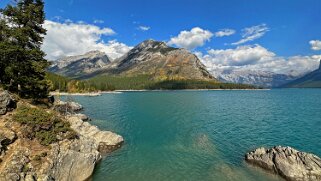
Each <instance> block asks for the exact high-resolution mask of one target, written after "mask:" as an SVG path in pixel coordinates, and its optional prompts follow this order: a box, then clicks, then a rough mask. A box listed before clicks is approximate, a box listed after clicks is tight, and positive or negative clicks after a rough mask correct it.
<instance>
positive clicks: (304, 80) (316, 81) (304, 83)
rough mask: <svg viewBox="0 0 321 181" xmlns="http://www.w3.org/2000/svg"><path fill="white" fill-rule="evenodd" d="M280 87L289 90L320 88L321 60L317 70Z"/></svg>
mask: <svg viewBox="0 0 321 181" xmlns="http://www.w3.org/2000/svg"><path fill="white" fill-rule="evenodd" d="M282 87H290V88H321V60H320V66H319V69H317V70H315V71H313V72H311V73H308V74H306V75H305V76H303V77H301V78H299V79H296V80H294V81H292V82H290V83H288V84H285V85H284V86H282Z"/></svg>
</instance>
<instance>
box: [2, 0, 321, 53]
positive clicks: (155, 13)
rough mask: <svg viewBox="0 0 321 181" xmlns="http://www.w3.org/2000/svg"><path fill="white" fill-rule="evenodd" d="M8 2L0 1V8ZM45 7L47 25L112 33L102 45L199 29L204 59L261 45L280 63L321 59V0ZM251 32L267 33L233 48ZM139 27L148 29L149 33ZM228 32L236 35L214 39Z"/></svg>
mask: <svg viewBox="0 0 321 181" xmlns="http://www.w3.org/2000/svg"><path fill="white" fill-rule="evenodd" d="M8 2H10V1H9V0H1V1H0V7H4V6H5V5H6V4H7V3H8ZM45 3H46V4H45V11H46V18H47V20H50V21H54V22H60V23H64V22H65V21H66V20H68V21H70V20H71V21H72V22H73V23H79V22H80V23H81V24H89V25H94V26H97V27H99V28H110V29H112V30H113V31H114V33H113V34H108V35H107V34H103V35H100V37H99V40H98V41H102V40H103V41H104V42H108V41H109V40H115V41H117V42H120V43H123V44H125V45H127V46H129V47H130V46H134V45H136V44H138V43H139V42H141V41H143V40H145V39H155V40H161V41H165V42H168V41H170V40H171V38H173V37H178V35H179V34H180V32H181V31H184V30H186V31H191V29H192V28H195V27H199V28H201V29H202V30H204V31H208V32H210V33H211V34H212V35H211V37H210V38H208V37H207V39H205V40H203V42H202V44H199V45H198V46H196V47H195V48H194V47H192V49H191V51H193V52H201V53H203V54H206V52H207V51H208V50H210V49H214V50H217V49H236V48H237V47H238V46H246V45H255V44H258V45H260V46H262V47H264V48H265V49H267V50H268V51H270V52H273V53H274V54H275V55H277V56H278V57H291V56H296V55H300V56H313V55H315V54H320V51H319V50H318V48H317V50H312V48H311V44H309V41H311V40H321V23H320V20H321V10H320V7H321V1H320V0H221V1H218V0H175V1H174V0H161V1H159V0H158V1H153V0H108V1H106V0H90V1H88V0H47V1H45ZM253 26H254V27H255V26H261V27H259V28H262V27H263V28H265V30H263V35H260V36H259V37H258V38H254V40H253V41H247V42H245V43H241V44H237V45H236V44H234V45H232V44H233V43H235V42H238V41H240V40H241V39H244V37H242V35H244V34H245V30H243V29H244V28H250V27H253ZM139 27H141V28H142V27H145V31H142V30H141V29H140V28H139ZM227 28H228V29H231V30H233V31H234V32H235V33H234V34H232V35H229V36H223V37H216V36H215V33H216V32H218V31H219V30H222V29H227ZM147 29H148V30H147ZM242 30H243V31H242ZM172 45H173V46H182V44H179V43H172ZM317 46H319V45H317ZM183 47H184V46H183ZM185 48H186V47H185Z"/></svg>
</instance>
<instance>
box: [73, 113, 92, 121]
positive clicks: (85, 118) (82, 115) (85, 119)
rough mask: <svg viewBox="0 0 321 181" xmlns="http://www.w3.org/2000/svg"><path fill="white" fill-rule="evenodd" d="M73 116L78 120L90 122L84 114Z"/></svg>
mask: <svg viewBox="0 0 321 181" xmlns="http://www.w3.org/2000/svg"><path fill="white" fill-rule="evenodd" d="M73 116H76V117H78V118H79V119H81V120H83V121H91V120H90V118H89V117H88V116H87V115H86V114H80V113H78V114H75V115H73Z"/></svg>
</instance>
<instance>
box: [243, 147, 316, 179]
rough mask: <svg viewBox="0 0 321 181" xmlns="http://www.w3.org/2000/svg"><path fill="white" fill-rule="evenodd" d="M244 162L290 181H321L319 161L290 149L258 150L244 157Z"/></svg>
mask: <svg viewBox="0 0 321 181" xmlns="http://www.w3.org/2000/svg"><path fill="white" fill-rule="evenodd" d="M245 160H246V161H247V162H249V163H251V164H254V165H256V166H259V167H261V168H263V169H266V170H269V171H271V172H274V173H276V174H278V175H280V176H282V177H283V178H285V179H286V180H290V181H305V180H309V181H317V180H319V181H320V180H321V159H320V158H319V157H317V156H316V155H313V154H310V153H305V152H300V151H298V150H295V149H294V148H291V147H282V146H276V147H273V148H270V149H266V148H263V147H262V148H258V149H256V150H254V151H251V152H249V153H247V154H246V155H245Z"/></svg>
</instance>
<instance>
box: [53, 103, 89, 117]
mask: <svg viewBox="0 0 321 181" xmlns="http://www.w3.org/2000/svg"><path fill="white" fill-rule="evenodd" d="M82 109H83V107H82V105H80V104H79V103H77V102H71V101H68V102H64V101H56V102H55V104H54V110H56V111H58V112H60V113H61V114H64V115H66V114H74V113H76V112H78V111H81V110H82Z"/></svg>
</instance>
